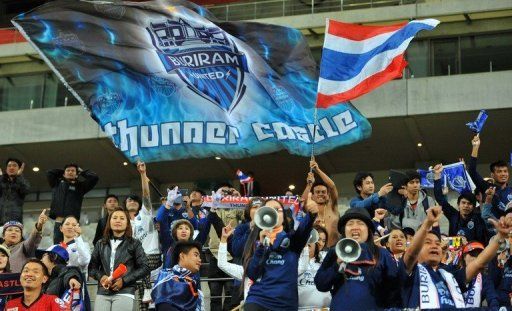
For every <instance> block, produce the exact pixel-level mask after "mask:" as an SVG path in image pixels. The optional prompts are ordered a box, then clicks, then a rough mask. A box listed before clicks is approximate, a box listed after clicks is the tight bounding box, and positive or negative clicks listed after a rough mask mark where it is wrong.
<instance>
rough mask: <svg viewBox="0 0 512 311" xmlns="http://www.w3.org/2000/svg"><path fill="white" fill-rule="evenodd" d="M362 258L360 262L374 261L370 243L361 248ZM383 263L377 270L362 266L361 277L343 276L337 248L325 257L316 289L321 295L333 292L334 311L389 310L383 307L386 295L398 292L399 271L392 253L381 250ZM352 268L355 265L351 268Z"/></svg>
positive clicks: (380, 255)
mask: <svg viewBox="0 0 512 311" xmlns="http://www.w3.org/2000/svg"><path fill="white" fill-rule="evenodd" d="M361 248H362V251H361V256H360V257H359V258H358V260H357V261H362V260H372V259H373V256H372V254H370V252H369V250H368V246H367V245H366V243H364V244H361ZM378 251H379V260H378V261H377V263H376V264H375V265H373V266H362V265H361V266H359V268H358V269H357V270H358V271H359V272H360V275H357V276H355V275H350V274H347V273H339V272H338V270H339V264H338V263H337V261H336V260H337V258H338V257H337V256H336V252H335V249H334V248H331V249H330V250H329V252H328V253H327V255H326V256H325V259H324V262H323V263H322V265H321V266H320V269H318V272H317V273H316V276H315V284H316V288H317V289H318V290H319V291H321V292H327V291H330V292H331V294H332V301H331V306H330V310H334V311H338V310H340V311H341V310H375V309H378V308H382V307H386V306H384V305H379V302H380V301H383V295H385V291H390V290H392V289H393V287H394V286H396V288H398V282H397V277H398V268H397V264H396V262H395V260H394V259H393V258H392V257H391V255H390V253H389V251H387V250H386V249H384V248H380V247H378ZM350 266H352V264H350Z"/></svg>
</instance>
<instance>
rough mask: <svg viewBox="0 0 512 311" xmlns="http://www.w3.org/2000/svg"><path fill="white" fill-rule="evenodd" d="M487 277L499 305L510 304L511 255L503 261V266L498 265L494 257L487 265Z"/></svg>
mask: <svg viewBox="0 0 512 311" xmlns="http://www.w3.org/2000/svg"><path fill="white" fill-rule="evenodd" d="M487 271H488V277H489V279H490V280H491V281H492V285H493V286H494V288H495V290H496V294H497V295H498V300H499V304H500V306H510V297H509V294H510V293H512V257H510V258H509V260H508V261H507V262H506V263H505V265H504V267H503V268H500V267H498V263H497V261H496V258H494V259H493V260H492V261H491V262H490V263H489V265H488V269H487Z"/></svg>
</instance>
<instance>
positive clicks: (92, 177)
mask: <svg viewBox="0 0 512 311" xmlns="http://www.w3.org/2000/svg"><path fill="white" fill-rule="evenodd" d="M80 176H82V177H83V178H84V181H82V189H83V190H82V191H83V193H84V194H85V193H87V192H89V191H91V190H92V188H94V186H96V184H97V183H98V180H99V177H98V175H96V173H94V172H93V171H91V170H85V171H82V172H80Z"/></svg>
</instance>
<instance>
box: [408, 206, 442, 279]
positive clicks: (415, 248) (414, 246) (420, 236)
mask: <svg viewBox="0 0 512 311" xmlns="http://www.w3.org/2000/svg"><path fill="white" fill-rule="evenodd" d="M442 214H443V210H442V209H441V207H440V206H433V207H431V208H429V209H428V210H427V218H426V219H425V221H423V223H422V224H421V226H420V228H419V229H418V231H416V234H415V235H414V238H413V239H412V241H411V245H410V246H409V247H408V248H407V250H406V251H405V254H404V257H403V260H404V264H405V269H406V271H407V273H408V274H410V273H411V272H412V270H413V269H414V267H415V266H416V263H417V262H418V255H419V253H420V251H421V247H422V246H423V243H424V241H425V237H426V236H427V233H428V231H429V230H430V228H431V227H432V225H433V224H434V223H435V222H438V221H439V219H441V215H442Z"/></svg>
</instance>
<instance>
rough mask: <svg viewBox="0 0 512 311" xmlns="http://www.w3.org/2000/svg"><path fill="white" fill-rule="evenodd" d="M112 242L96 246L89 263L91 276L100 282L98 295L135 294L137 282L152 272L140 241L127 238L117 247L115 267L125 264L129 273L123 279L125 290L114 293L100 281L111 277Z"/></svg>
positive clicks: (103, 242)
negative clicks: (105, 277)
mask: <svg viewBox="0 0 512 311" xmlns="http://www.w3.org/2000/svg"><path fill="white" fill-rule="evenodd" d="M111 251H112V250H111V247H110V241H105V240H104V239H102V240H99V241H98V243H96V245H95V246H94V250H93V252H92V255H91V262H90V263H89V276H91V277H92V278H94V279H96V280H97V281H98V293H97V294H98V295H115V294H134V293H135V282H137V281H138V280H141V279H142V278H144V277H145V276H146V275H148V274H149V273H150V272H151V270H150V269H149V266H148V260H147V257H146V254H145V253H144V249H143V248H142V244H141V243H140V241H138V240H135V239H133V238H125V239H124V240H123V242H122V243H121V244H120V245H119V246H118V247H117V250H116V253H115V259H114V267H116V268H117V267H118V266H119V264H121V263H122V264H124V265H125V266H126V268H127V269H128V272H127V273H126V275H125V276H124V277H123V288H121V290H119V291H117V292H114V291H112V290H110V289H108V290H107V289H104V288H103V287H102V286H101V284H99V281H100V280H101V277H102V276H104V275H106V276H109V275H110V254H111Z"/></svg>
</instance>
